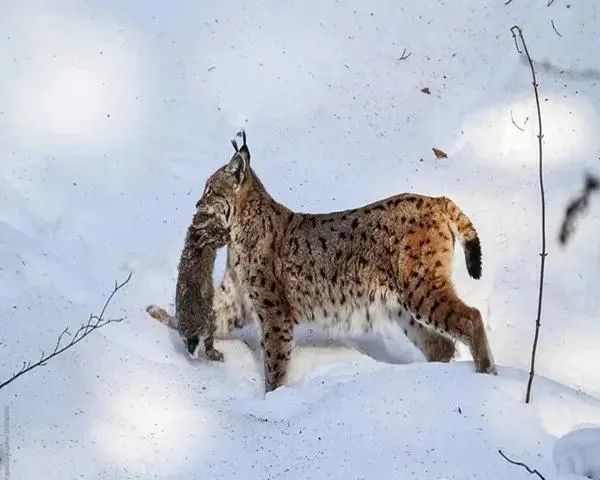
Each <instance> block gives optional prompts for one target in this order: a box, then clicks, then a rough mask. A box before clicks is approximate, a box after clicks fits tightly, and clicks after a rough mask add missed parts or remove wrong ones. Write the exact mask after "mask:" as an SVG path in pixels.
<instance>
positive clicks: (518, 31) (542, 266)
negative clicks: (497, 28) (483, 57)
mask: <svg viewBox="0 0 600 480" xmlns="http://www.w3.org/2000/svg"><path fill="white" fill-rule="evenodd" d="M510 31H511V33H512V34H513V37H514V39H515V45H517V51H519V52H520V50H519V48H518V44H517V35H518V37H519V40H520V41H521V45H523V51H524V52H525V55H526V56H527V61H528V62H529V68H530V69H531V78H532V83H533V93H534V95H535V105H536V108H537V117H538V135H537V138H538V153H539V159H538V170H539V182H540V197H541V203H542V251H541V253H540V284H539V290H538V305H537V317H536V320H535V336H534V339H533V348H532V350H531V369H530V370H529V381H528V382H527V393H526V395H525V403H529V401H530V399H531V386H532V384H533V377H534V375H535V355H536V352H537V345H538V339H539V336H540V326H541V322H542V301H543V297H544V270H545V266H546V257H547V256H548V252H546V197H545V193H544V161H543V155H542V139H543V138H544V135H543V133H542V110H541V107H540V97H539V94H538V82H537V77H536V74H535V68H533V61H532V60H531V55H529V50H528V49H527V44H526V43H525V39H524V38H523V31H522V30H521V27H519V26H517V25H515V26H513V27H511V29H510Z"/></svg>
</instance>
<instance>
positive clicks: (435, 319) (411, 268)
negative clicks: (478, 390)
mask: <svg viewBox="0 0 600 480" xmlns="http://www.w3.org/2000/svg"><path fill="white" fill-rule="evenodd" d="M435 225H437V226H435ZM402 252H403V255H402V258H401V261H400V264H399V267H400V275H399V283H400V285H401V286H402V291H403V301H404V305H405V307H406V309H407V310H408V311H409V312H410V313H412V315H413V316H414V318H415V320H417V321H419V322H422V323H424V324H425V325H426V326H427V327H429V328H432V329H433V330H434V331H437V332H439V333H442V334H445V335H448V336H450V337H451V338H453V339H456V340H459V341H461V342H463V343H465V344H466V345H467V346H468V347H469V349H470V350H471V354H472V356H473V361H474V363H475V370H476V371H477V372H480V373H496V367H495V365H494V359H493V358H492V354H491V352H490V348H489V345H488V340H487V336H486V333H485V327H484V325H483V320H482V318H481V314H480V313H479V310H477V309H476V308H472V307H469V306H468V305H465V303H464V302H463V301H462V300H461V299H460V298H458V296H457V295H456V293H455V291H454V288H453V286H452V283H451V282H450V275H451V268H450V266H451V265H452V256H453V243H452V235H451V233H450V230H449V227H448V225H447V224H446V223H445V222H438V223H435V224H434V225H432V226H430V228H428V229H423V230H421V231H418V232H417V231H413V232H411V233H409V235H407V236H406V237H405V238H404V239H403V242H402Z"/></svg>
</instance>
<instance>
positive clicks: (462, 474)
mask: <svg viewBox="0 0 600 480" xmlns="http://www.w3.org/2000/svg"><path fill="white" fill-rule="evenodd" d="M546 3H547V2H546V1H545V0H532V1H530V2H519V1H514V2H511V3H510V4H509V5H506V6H505V5H504V4H503V2H501V1H499V2H493V3H492V2H474V1H467V0H462V1H457V2H448V1H441V0H440V1H430V2H393V1H390V0H385V1H384V0H381V1H377V2H373V3H372V4H370V5H368V6H367V4H365V3H364V2H359V1H358V0H355V1H344V2H336V3H333V2H331V3H325V2H317V1H305V2H286V3H285V4H282V3H280V2H275V1H266V2H260V3H259V2H256V3H254V2H241V3H240V2H231V1H221V2H201V3H200V2H189V1H173V2H168V3H167V2H118V1H112V0H109V1H99V0H91V1H89V2H86V3H81V2H61V4H60V8H58V6H54V7H53V6H52V5H51V4H50V3H48V2H41V1H28V0H24V1H19V2H16V1H13V2H4V3H3V4H2V6H1V7H0V32H2V34H1V36H0V72H1V75H0V322H1V324H0V378H5V377H8V376H9V375H10V374H11V372H12V371H13V370H14V369H15V368H18V366H20V364H21V362H22V361H23V360H28V359H36V358H38V357H39V354H40V351H41V350H42V349H46V350H47V349H48V348H50V347H51V346H52V345H53V344H54V342H55V341H56V336H57V334H58V333H59V332H60V331H61V330H62V329H63V328H64V327H65V326H67V325H68V326H70V327H71V329H72V330H73V329H74V328H76V327H77V326H78V325H79V323H81V322H82V321H84V320H85V319H86V318H87V316H88V314H89V313H90V312H91V311H97V310H98V308H99V307H100V305H101V304H102V302H103V300H104V299H105V297H106V295H107V294H108V291H109V290H110V288H111V286H112V282H113V280H115V279H123V278H125V277H126V275H127V273H128V272H129V271H132V272H133V279H132V282H131V283H130V284H129V285H128V287H127V289H126V290H125V291H123V292H122V294H121V295H119V296H118V298H117V299H116V300H115V302H114V304H113V305H112V306H111V310H110V314H111V315H112V316H121V315H126V316H127V317H128V320H127V321H126V322H124V323H122V324H119V325H113V326H110V327H109V328H107V329H105V330H103V331H101V332H97V333H95V334H94V336H93V337H91V338H89V340H87V341H86V342H85V344H81V345H80V346H79V347H78V348H77V349H75V350H72V351H70V352H68V353H66V354H64V355H63V356H61V357H59V358H57V359H56V360H54V361H52V362H51V363H49V364H48V365H47V367H45V368H43V369H39V370H37V371H35V372H33V373H31V374H29V375H28V376H25V377H23V378H22V379H20V380H19V381H18V383H17V382H15V384H13V385H11V386H10V387H9V388H7V389H2V390H1V391H0V403H2V404H5V405H8V406H9V409H10V410H9V411H10V426H11V429H10V430H11V438H10V449H11V474H12V477H13V478H18V479H21V478H24V479H29V478H39V477H42V476H43V477H45V478H46V479H48V480H50V479H54V478H56V479H61V480H62V479H65V478H75V477H82V478H94V477H100V478H184V477H185V478H190V477H192V478H223V479H226V478H234V477H237V476H238V473H239V472H241V471H245V472H247V476H246V478H257V479H258V478H260V479H263V478H382V477H386V478H387V477H389V476H392V474H394V475H395V476H397V477H398V478H418V479H441V478H457V479H458V478H460V479H465V478H477V479H486V478H527V477H528V475H527V473H526V472H525V471H521V470H519V469H518V468H517V467H513V466H511V465H508V464H507V463H506V462H504V461H503V460H502V459H501V458H500V457H499V455H498V454H497V453H496V450H497V449H498V448H502V449H503V451H505V452H506V453H507V454H509V455H510V456H511V458H516V459H518V460H521V461H527V462H528V463H530V464H531V465H532V466H535V467H536V468H538V469H539V470H540V471H543V472H544V473H545V474H546V476H547V478H553V477H552V475H554V472H555V468H554V466H553V461H552V450H553V445H554V442H555V439H556V438H557V437H559V436H562V435H564V434H566V433H568V432H569V431H571V430H573V429H575V428H580V427H582V426H593V425H598V424H600V370H598V368H597V366H598V364H599V362H600V351H599V349H598V340H597V339H598V338H599V337H600V323H599V322H598V317H599V315H598V314H599V310H600V306H599V303H598V297H597V295H596V292H597V291H598V288H599V283H600V282H599V281H598V278H597V275H596V273H597V269H598V265H600V250H599V247H598V242H597V238H596V237H597V225H598V218H599V215H600V203H599V202H596V203H595V205H593V206H592V209H591V211H590V212H589V214H588V216H587V220H586V222H585V224H582V225H581V228H580V229H579V230H578V232H577V234H576V235H575V237H574V238H573V241H572V244H571V246H570V248H568V249H560V248H559V247H558V245H557V242H556V232H557V231H558V225H559V224H560V220H561V215H562V211H563V209H564V206H565V204H566V202H567V200H568V199H569V197H570V196H571V195H572V194H573V192H574V191H576V190H577V188H579V186H580V183H581V176H582V173H583V172H584V171H585V170H586V169H591V170H594V169H595V170H596V171H599V170H600V168H599V167H600V165H599V164H600V162H599V159H600V146H599V144H598V141H597V134H596V132H597V131H599V128H600V119H599V116H598V115H599V114H598V111H599V110H598V109H599V107H600V90H599V88H598V87H599V82H600V69H599V68H598V67H597V62H596V61H595V58H596V57H597V52H598V49H599V48H600V40H599V37H598V35H599V33H598V29H597V25H598V22H599V21H600V6H599V5H598V4H597V2H594V1H591V0H590V1H583V0H581V1H579V2H566V1H564V0H555V2H554V3H553V4H552V5H551V6H550V7H546ZM551 20H553V21H554V23H555V26H556V27H557V29H558V31H559V32H560V33H561V35H562V36H560V37H559V36H558V35H557V34H556V33H555V32H554V30H553V29H552V27H551V24H550V21H551ZM514 23H518V24H520V25H522V26H523V28H524V32H525V35H526V39H527V41H528V46H529V48H530V51H531V52H532V54H533V56H534V57H535V60H536V66H537V68H538V71H539V76H540V89H541V94H542V107H543V115H544V121H545V124H544V133H545V142H544V146H545V152H546V153H545V160H546V186H547V194H548V198H547V201H548V231H549V251H550V256H549V257H548V271H547V283H546V297H545V304H544V325H543V330H542V336H541V343H540V352H539V358H538V371H539V373H540V374H541V375H543V376H544V377H547V378H548V379H552V380H547V379H543V378H542V377H538V379H537V380H536V383H535V390H534V404H533V405H532V406H529V407H526V406H524V405H522V403H521V401H522V398H523V394H524V384H525V374H524V373H523V372H524V371H526V370H527V367H528V360H529V354H528V351H529V348H530V343H531V340H532V336H533V320H534V317H535V307H536V305H535V296H536V292H537V276H538V270H537V269H538V256H537V252H538V251H539V200H538V187H537V177H536V164H535V159H536V138H535V135H536V125H535V121H534V116H535V111H534V105H533V101H532V96H531V93H532V92H531V83H530V78H529V76H528V75H529V73H528V71H527V68H526V66H525V65H524V64H523V63H522V61H520V60H519V56H518V54H517V53H516V51H515V49H514V44H513V40H512V38H511V35H510V32H509V28H510V26H511V25H513V24H514ZM405 48H406V50H407V52H412V55H411V56H410V57H409V58H408V59H406V60H399V58H400V57H401V55H402V52H403V50H404V49H405ZM423 87H429V89H430V91H431V95H425V94H424V93H421V92H420V89H421V88H423ZM511 113H512V117H513V118H514V120H515V122H516V123H517V124H518V125H519V126H521V127H522V128H523V131H521V130H519V129H517V128H516V127H515V126H514V125H513V123H512V121H511ZM242 126H243V127H245V128H246V130H247V132H248V137H249V143H250V146H251V148H252V152H253V166H254V168H255V170H256V171H257V172H258V174H259V175H260V176H261V178H262V179H263V181H264V183H265V184H266V185H267V187H268V188H269V189H270V191H271V192H272V194H273V195H274V196H275V197H276V198H277V199H279V200H281V201H282V202H284V203H286V204H287V205H289V206H290V207H292V208H295V209H298V210H307V211H329V210H338V209H344V208H351V207H354V206H359V205H361V204H364V203H367V202H370V201H373V200H375V199H378V198H381V197H384V196H386V195H390V194H392V193H397V192H403V191H415V192H420V193H426V194H431V195H448V196H450V197H452V198H453V199H454V200H456V201H457V203H458V204H459V205H461V207H463V209H464V210H465V212H467V213H468V215H469V216H470V217H471V219H472V220H473V222H474V223H475V225H476V226H477V227H478V230H479V231H480V235H481V238H482V243H483V250H484V277H483V279H482V280H480V281H478V282H476V281H472V280H470V279H469V278H468V277H467V274H466V272H465V270H464V267H463V264H462V261H457V262H456V266H455V270H456V275H455V279H456V284H457V288H458V290H459V291H460V293H461V295H462V296H463V297H464V298H466V299H467V300H468V301H469V302H470V303H471V304H473V305H475V306H477V307H478V308H480V309H481V311H482V313H483V314H484V316H485V317H486V321H487V323H488V328H489V335H490V340H491V345H492V349H493V351H494V355H495V357H496V360H497V361H498V363H499V364H500V365H503V366H505V368H501V370H500V375H499V376H498V377H497V378H491V377H486V376H479V375H475V374H473V373H472V369H471V365H470V363H465V362H456V363H453V364H450V365H435V364H423V363H412V364H407V362H410V361H412V360H419V355H418V353H416V352H414V351H413V350H411V348H410V347H409V346H407V345H406V343H405V342H404V340H403V338H402V336H401V335H399V334H398V332H396V331H395V330H394V329H393V328H390V329H389V331H387V332H384V333H385V335H376V336H372V337H368V338H359V339H352V340H342V341H340V342H334V343H331V342H327V341H325V340H323V338H322V336H321V335H316V336H315V335H313V334H311V332H310V330H306V329H305V330H304V331H303V334H302V335H301V336H300V339H299V340H300V343H301V345H300V347H299V348H298V349H297V351H296V352H295V355H294V359H293V365H292V369H293V371H292V375H291V378H290V382H289V385H288V387H285V388H282V389H280V390H278V391H276V392H274V393H272V394H269V395H268V396H267V398H266V399H263V395H262V378H261V373H260V366H259V365H258V364H257V360H256V355H255V349H253V348H250V347H248V346H247V345H246V344H245V343H244V341H243V339H245V340H247V341H248V342H249V343H250V344H252V340H253V338H254V337H253V335H252V332H246V334H245V335H244V336H243V337H242V339H239V338H237V339H231V340H227V341H223V342H221V343H220V344H219V348H220V349H222V350H223V351H224V352H225V354H226V356H227V361H226V363H225V364H223V365H214V364H203V363H191V362H189V361H188V360H187V359H186V358H185V356H184V355H183V353H182V349H181V345H180V344H179V340H178V338H176V336H174V335H173V334H172V332H168V331H167V330H166V329H165V328H164V327H162V326H161V325H159V324H158V323H157V322H153V321H151V320H149V319H148V318H147V316H146V314H145V312H144V310H143V308H144V306H145V305H146V304H148V303H151V302H152V303H157V302H158V303H164V304H167V303H168V302H170V301H171V300H172V298H173V292H174V283H175V272H176V265H177V260H178V257H179V252H180V248H181V246H182V242H183V237H184V232H185V228H186V227H187V224H188V222H189V218H190V215H191V213H192V211H193V206H194V204H195V201H196V199H197V197H198V196H199V194H200V193H201V191H202V188H203V183H204V180H205V179H206V177H207V176H208V175H209V174H210V173H211V172H212V171H214V170H215V169H216V168H217V167H218V166H220V165H221V164H222V163H224V162H225V161H226V160H227V159H228V158H229V156H230V154H231V148H230V146H229V144H228V140H229V138H230V137H231V136H232V134H233V132H235V131H236V130H237V129H238V128H240V127H242ZM432 147H436V148H441V149H443V150H445V151H446V152H447V153H448V155H449V158H448V159H446V160H436V159H435V158H434V156H433V154H432V152H431V148H432ZM457 258H462V255H461V257H457ZM315 344H316V345H315ZM355 347H358V348H355ZM371 357H375V359H377V360H375V359H373V358H371ZM461 358H462V359H463V360H468V354H465V353H464V352H463V355H462V357H461ZM394 364H395V365H394ZM459 408H460V411H461V412H462V413H460V412H459V410H458V409H459ZM392 472H393V473H392Z"/></svg>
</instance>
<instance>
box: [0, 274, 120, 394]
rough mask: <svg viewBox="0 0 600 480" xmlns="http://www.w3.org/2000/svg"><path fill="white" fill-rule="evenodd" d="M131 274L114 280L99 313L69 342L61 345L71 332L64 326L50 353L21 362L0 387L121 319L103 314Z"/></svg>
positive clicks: (91, 316)
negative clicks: (120, 280) (107, 317)
mask: <svg viewBox="0 0 600 480" xmlns="http://www.w3.org/2000/svg"><path fill="white" fill-rule="evenodd" d="M131 276H132V274H131V273H130V274H129V275H128V276H127V278H126V279H125V281H123V282H122V283H117V282H116V281H115V286H114V288H113V291H112V292H111V294H110V295H109V296H108V298H107V299H106V302H104V305H103V306H102V310H101V311H100V315H97V316H96V315H90V317H89V318H88V321H87V323H84V324H82V325H81V326H80V327H79V328H78V329H77V331H76V332H75V335H73V336H72V337H71V341H70V342H69V343H65V344H64V345H62V346H61V344H62V340H63V337H64V336H65V335H68V336H71V334H70V333H69V329H68V328H65V329H64V330H63V331H62V332H61V334H60V335H59V336H58V340H57V341H56V345H55V346H54V349H53V350H52V352H51V353H49V354H48V355H45V354H44V352H43V351H42V354H41V356H40V359H39V360H38V361H37V362H35V363H31V362H23V366H22V367H21V369H20V370H19V371H18V372H16V373H15V374H13V376H12V377H10V378H9V379H8V380H5V381H4V382H2V383H0V389H2V388H4V387H6V386H7V385H9V384H10V383H12V382H14V381H15V380H16V379H17V378H19V377H20V376H21V375H25V374H26V373H27V372H30V371H31V370H33V369H34V368H37V367H42V366H45V365H46V362H47V361H48V360H50V359H52V358H54V357H56V356H57V355H60V354H61V353H63V352H64V351H65V350H68V349H69V348H71V347H73V346H75V345H77V344H78V343H79V342H81V341H82V340H83V339H84V338H85V337H87V336H88V335H89V334H91V333H92V332H93V331H95V330H98V329H100V328H102V327H104V326H106V325H108V324H109V323H119V322H121V321H123V320H124V319H125V318H124V317H123V318H109V319H105V318H104V314H105V313H106V309H107V308H108V306H109V304H110V302H111V301H112V299H113V297H114V296H115V294H116V293H117V292H118V291H119V290H121V289H122V288H123V287H124V286H125V285H127V284H128V283H129V280H131Z"/></svg>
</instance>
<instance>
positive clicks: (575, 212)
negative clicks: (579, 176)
mask: <svg viewBox="0 0 600 480" xmlns="http://www.w3.org/2000/svg"><path fill="white" fill-rule="evenodd" d="M598 190H600V178H598V177H596V176H595V175H591V174H588V175H586V177H585V183H584V186H583V191H582V192H581V194H580V195H579V196H577V197H576V198H574V199H573V200H571V202H569V205H568V206H567V210H566V211H565V218H564V220H563V223H562V226H561V227H560V234H559V237H558V239H559V241H560V243H561V245H566V244H567V242H568V241H569V239H570V238H571V235H572V234H573V232H574V231H575V224H576V223H577V220H578V219H579V218H580V217H581V216H582V215H583V214H584V213H585V211H586V210H587V208H588V206H589V203H590V198H591V196H592V193H595V192H596V191H598Z"/></svg>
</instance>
